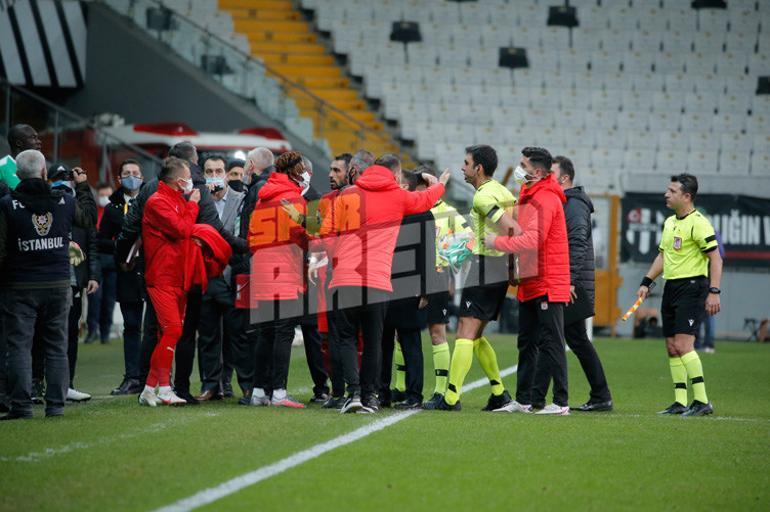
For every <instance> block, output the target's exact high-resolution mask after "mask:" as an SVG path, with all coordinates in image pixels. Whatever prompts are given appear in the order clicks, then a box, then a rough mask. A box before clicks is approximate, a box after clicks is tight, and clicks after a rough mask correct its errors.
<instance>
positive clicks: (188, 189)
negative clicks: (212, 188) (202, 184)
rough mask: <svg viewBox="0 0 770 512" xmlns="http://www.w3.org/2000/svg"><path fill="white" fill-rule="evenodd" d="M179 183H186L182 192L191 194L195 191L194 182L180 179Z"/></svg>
mask: <svg viewBox="0 0 770 512" xmlns="http://www.w3.org/2000/svg"><path fill="white" fill-rule="evenodd" d="M179 181H181V182H182V183H184V185H183V186H182V192H184V193H185V194H189V193H190V192H192V189H193V182H192V180H186V179H184V178H179Z"/></svg>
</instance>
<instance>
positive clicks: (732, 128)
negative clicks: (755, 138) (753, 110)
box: [711, 113, 746, 133]
mask: <svg viewBox="0 0 770 512" xmlns="http://www.w3.org/2000/svg"><path fill="white" fill-rule="evenodd" d="M745 123H746V114H745V113H743V114H740V113H738V114H722V113H720V114H718V115H716V116H714V117H713V118H712V120H711V130H712V131H713V132H714V133H741V132H743V131H744V129H745V128H746V125H745Z"/></svg>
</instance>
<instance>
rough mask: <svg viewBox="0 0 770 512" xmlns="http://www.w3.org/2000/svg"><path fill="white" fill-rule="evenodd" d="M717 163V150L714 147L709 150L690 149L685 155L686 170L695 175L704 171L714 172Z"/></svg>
mask: <svg viewBox="0 0 770 512" xmlns="http://www.w3.org/2000/svg"><path fill="white" fill-rule="evenodd" d="M718 165H719V152H718V151H717V150H716V149H712V150H709V151H690V152H689V153H688V156H687V170H688V171H689V172H691V173H693V174H695V175H698V174H700V173H704V172H714V171H716V169H717V166H718Z"/></svg>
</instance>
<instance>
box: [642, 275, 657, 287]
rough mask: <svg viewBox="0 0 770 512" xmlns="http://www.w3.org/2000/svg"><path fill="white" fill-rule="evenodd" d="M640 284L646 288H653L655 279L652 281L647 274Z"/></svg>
mask: <svg viewBox="0 0 770 512" xmlns="http://www.w3.org/2000/svg"><path fill="white" fill-rule="evenodd" d="M640 286H646V287H647V289H648V290H652V289H653V288H655V281H653V280H652V279H650V278H649V277H647V276H644V279H642V284H641V285H640Z"/></svg>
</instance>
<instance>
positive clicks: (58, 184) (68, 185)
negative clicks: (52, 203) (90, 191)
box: [51, 180, 75, 194]
mask: <svg viewBox="0 0 770 512" xmlns="http://www.w3.org/2000/svg"><path fill="white" fill-rule="evenodd" d="M51 188H54V189H64V191H65V192H67V193H68V194H73V193H74V192H75V189H74V188H73V186H72V182H71V181H64V180H56V181H54V182H53V183H51Z"/></svg>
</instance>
